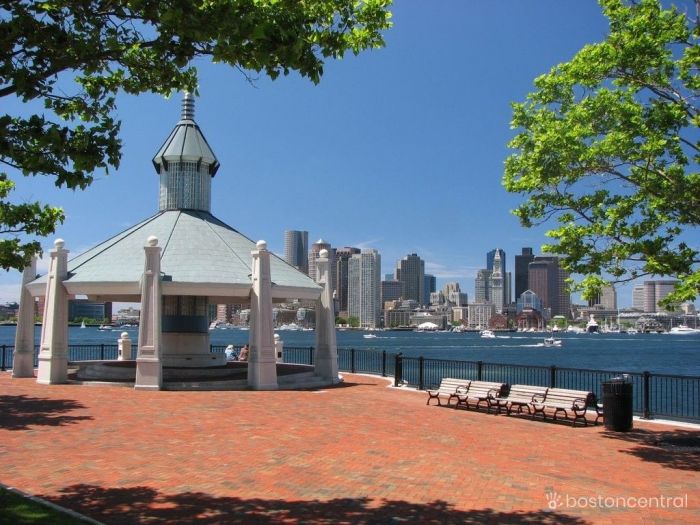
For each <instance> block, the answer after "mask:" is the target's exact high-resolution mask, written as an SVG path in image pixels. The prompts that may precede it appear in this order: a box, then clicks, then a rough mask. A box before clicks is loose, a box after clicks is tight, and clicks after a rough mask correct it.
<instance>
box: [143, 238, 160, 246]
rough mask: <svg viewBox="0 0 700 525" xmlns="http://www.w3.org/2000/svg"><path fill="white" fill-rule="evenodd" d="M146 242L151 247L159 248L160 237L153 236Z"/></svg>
mask: <svg viewBox="0 0 700 525" xmlns="http://www.w3.org/2000/svg"><path fill="white" fill-rule="evenodd" d="M146 242H147V243H148V245H149V246H158V237H156V236H155V235H151V236H150V237H149V238H148V239H147V240H146Z"/></svg>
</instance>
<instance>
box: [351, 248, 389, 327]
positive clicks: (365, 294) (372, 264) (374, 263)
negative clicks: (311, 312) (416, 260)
mask: <svg viewBox="0 0 700 525" xmlns="http://www.w3.org/2000/svg"><path fill="white" fill-rule="evenodd" d="M380 272H381V256H380V254H379V252H378V251H377V250H373V249H364V250H362V251H361V252H360V253H359V254H354V255H353V256H352V257H350V260H349V261H348V315H349V316H351V317H357V318H358V319H359V321H360V326H361V327H362V328H378V327H379V314H380V312H381V297H380V295H381V279H380V276H381V273H380Z"/></svg>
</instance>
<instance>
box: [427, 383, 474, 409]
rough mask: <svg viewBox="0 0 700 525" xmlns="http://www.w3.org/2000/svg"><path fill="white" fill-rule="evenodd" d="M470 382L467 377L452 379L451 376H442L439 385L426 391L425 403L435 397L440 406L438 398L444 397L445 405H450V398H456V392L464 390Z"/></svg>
mask: <svg viewBox="0 0 700 525" xmlns="http://www.w3.org/2000/svg"><path fill="white" fill-rule="evenodd" d="M470 383H471V381H469V380H468V379H454V378H452V377H444V378H442V381H440V386H439V387H438V389H437V390H428V391H427V392H428V401H426V403H425V404H426V405H429V404H430V400H431V399H437V404H438V405H440V406H442V402H441V401H440V398H442V397H446V398H447V406H450V401H452V398H453V397H454V398H456V397H457V393H458V392H466V391H467V389H468V388H469V384H470Z"/></svg>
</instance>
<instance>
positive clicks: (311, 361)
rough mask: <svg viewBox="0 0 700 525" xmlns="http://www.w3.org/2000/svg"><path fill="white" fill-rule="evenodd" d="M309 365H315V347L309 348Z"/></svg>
mask: <svg viewBox="0 0 700 525" xmlns="http://www.w3.org/2000/svg"><path fill="white" fill-rule="evenodd" d="M309 364H310V365H313V364H314V347H313V346H310V347H309Z"/></svg>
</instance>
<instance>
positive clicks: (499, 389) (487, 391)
mask: <svg viewBox="0 0 700 525" xmlns="http://www.w3.org/2000/svg"><path fill="white" fill-rule="evenodd" d="M505 386H506V384H505V383H496V382H492V381H471V382H470V383H469V386H468V387H467V389H466V392H464V391H461V392H457V393H456V397H457V405H456V406H455V408H459V407H464V408H466V409H467V410H469V402H470V401H476V403H474V408H477V409H478V408H479V407H480V406H481V404H482V403H483V404H484V405H485V406H486V411H487V412H491V408H492V407H498V405H497V403H496V398H497V397H498V396H500V395H501V394H502V393H503V391H504V388H505Z"/></svg>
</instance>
